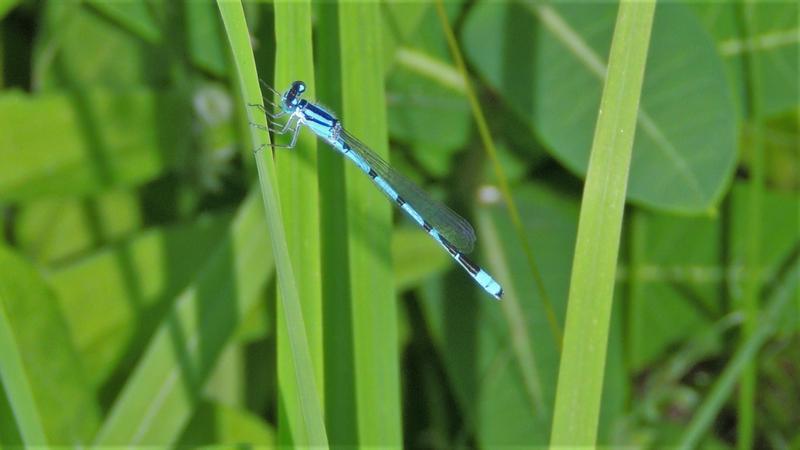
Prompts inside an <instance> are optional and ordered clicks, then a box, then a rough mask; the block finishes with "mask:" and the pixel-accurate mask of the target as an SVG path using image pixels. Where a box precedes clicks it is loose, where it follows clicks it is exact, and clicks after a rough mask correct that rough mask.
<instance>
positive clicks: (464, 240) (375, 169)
mask: <svg viewBox="0 0 800 450" xmlns="http://www.w3.org/2000/svg"><path fill="white" fill-rule="evenodd" d="M262 84H263V85H264V87H265V88H266V89H268V90H269V91H270V92H272V93H273V94H275V95H277V96H279V97H280V100H279V105H275V104H274V103H272V102H271V101H269V100H266V99H265V103H267V104H268V105H269V106H271V107H272V108H273V110H272V111H269V110H267V109H266V108H264V107H263V106H262V105H252V106H257V107H258V108H260V109H261V110H262V111H264V113H266V114H267V116H269V117H270V119H272V120H275V119H279V118H281V117H286V116H288V119H287V120H286V123H284V124H283V126H280V127H279V128H272V127H268V128H264V127H260V126H259V127H260V128H262V129H265V130H269V131H272V132H274V133H276V134H286V133H291V135H292V140H291V142H290V143H289V144H288V145H283V146H280V145H273V147H286V148H292V147H294V146H295V144H296V143H297V136H298V135H299V134H300V129H301V128H302V126H305V127H307V128H308V129H310V130H311V131H313V132H314V134H316V135H317V136H319V137H320V138H321V139H323V140H324V141H325V142H327V143H328V144H329V145H330V146H331V147H333V148H335V149H336V150H338V151H339V153H341V154H343V155H344V156H346V157H347V158H348V159H350V160H351V161H352V162H354V163H355V165H356V166H358V167H359V168H360V169H361V170H363V171H364V173H366V174H367V175H368V176H369V177H370V178H371V179H372V181H373V182H374V183H375V185H377V186H378V188H380V190H381V191H383V192H384V193H385V194H386V195H387V196H388V197H389V198H390V199H392V200H393V201H394V202H395V203H396V204H397V205H398V206H399V207H400V209H402V210H403V211H404V212H405V213H406V214H408V216H409V217H411V219H412V220H413V221H414V222H416V223H417V224H418V225H419V226H421V227H422V228H423V229H424V230H425V231H426V232H427V233H428V234H429V235H431V236H432V237H433V239H435V240H436V242H438V243H439V245H441V246H442V247H444V249H445V250H447V253H449V254H450V256H452V257H453V259H455V260H456V262H458V264H460V265H461V267H463V268H464V269H465V270H466V271H467V273H469V275H470V276H471V277H472V278H473V279H474V280H475V281H476V282H478V284H479V285H481V287H482V288H483V289H485V290H486V292H488V293H489V294H491V295H492V296H494V297H495V298H496V299H498V300H499V299H500V298H501V297H502V296H503V288H502V287H500V284H499V283H497V281H495V280H494V278H492V277H491V275H489V274H488V273H487V272H486V271H485V270H483V269H481V268H480V267H478V265H476V264H475V263H473V262H472V261H470V260H469V259H468V258H467V257H466V256H465V255H464V254H465V253H469V252H470V251H472V248H473V246H474V245H475V231H474V230H473V229H472V226H471V225H470V224H469V222H467V221H466V220H464V218H463V217H461V216H459V215H458V214H456V213H455V212H453V210H451V209H450V208H448V207H446V206H444V205H442V204H441V203H438V202H437V201H435V200H433V199H432V198H430V197H429V196H428V195H427V194H425V192H423V191H422V189H420V188H419V187H417V185H415V184H414V183H413V182H412V181H410V180H409V179H408V178H406V177H405V176H403V175H402V174H400V173H399V172H397V171H396V170H394V169H392V168H391V167H390V166H389V164H388V163H387V162H386V161H384V160H383V158H381V157H380V156H378V155H377V154H376V153H375V152H373V151H372V150H370V149H369V147H367V146H366V145H365V144H364V143H362V142H361V141H359V140H358V139H356V138H354V137H353V136H352V135H351V134H350V133H348V132H347V131H345V129H344V128H342V124H341V122H340V121H339V120H338V119H336V117H335V116H334V115H333V114H332V113H331V112H329V111H328V110H327V109H325V108H324V107H322V106H320V105H318V104H316V103H311V102H309V101H308V100H303V99H301V96H302V95H303V92H305V90H306V85H305V83H303V82H302V81H295V82H294V83H292V84H291V86H289V88H288V89H287V90H286V92H284V93H283V94H281V93H279V92H277V91H276V90H274V89H273V88H272V87H270V86H269V85H267V84H266V83H263V82H262ZM276 110H277V111H276ZM256 126H258V125H256Z"/></svg>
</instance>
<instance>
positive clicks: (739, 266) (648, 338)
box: [625, 184, 800, 371]
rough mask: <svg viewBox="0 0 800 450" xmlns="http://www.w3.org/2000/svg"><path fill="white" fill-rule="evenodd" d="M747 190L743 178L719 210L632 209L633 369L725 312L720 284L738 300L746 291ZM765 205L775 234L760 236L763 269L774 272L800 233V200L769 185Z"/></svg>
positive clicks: (766, 225)
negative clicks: (692, 213)
mask: <svg viewBox="0 0 800 450" xmlns="http://www.w3.org/2000/svg"><path fill="white" fill-rule="evenodd" d="M746 196H747V192H746V188H745V186H742V185H738V184H737V185H735V186H734V189H733V190H732V194H731V198H730V200H729V207H728V208H726V209H725V210H724V211H726V214H722V215H719V216H716V217H699V218H682V217H674V216H668V215H663V214H655V213H648V212H643V211H637V213H636V214H635V215H634V216H633V218H632V221H631V230H630V233H632V234H633V236H634V239H635V242H633V243H630V245H631V252H632V254H635V255H637V256H634V257H633V258H634V260H633V261H632V262H631V264H632V265H631V266H629V267H628V269H627V271H626V274H625V278H626V281H627V282H629V283H631V286H632V289H631V291H630V292H631V293H632V296H631V299H630V304H631V309H630V313H629V317H628V321H629V322H628V332H629V340H628V344H627V346H626V347H627V351H628V361H629V364H630V366H631V369H632V370H634V371H640V370H644V369H645V368H646V367H647V365H648V364H651V363H652V362H653V361H656V360H657V359H659V358H661V357H662V356H663V355H664V354H665V352H668V351H669V350H670V349H671V348H672V347H673V346H674V345H675V344H677V343H678V342H680V341H682V340H683V339H685V337H686V335H687V333H689V334H692V333H697V332H699V331H700V330H702V329H704V328H706V327H708V326H709V325H710V324H711V323H712V322H713V321H715V320H716V318H718V317H720V316H721V315H722V314H723V313H724V309H723V308H724V307H725V305H724V303H722V301H721V300H722V299H721V297H720V292H727V294H728V295H729V296H730V297H731V300H733V301H736V300H737V299H739V298H740V297H741V295H742V283H743V282H744V274H743V260H744V247H745V245H746V239H747V236H746V234H745V233H744V229H745V224H746V220H747V217H746V212H747V209H746V206H745V202H746ZM762 208H763V213H764V216H763V219H762V220H763V225H762V227H763V229H764V230H769V231H768V234H769V236H770V239H765V240H763V242H762V249H761V255H762V261H763V269H762V270H763V272H762V273H763V276H764V279H765V280H769V279H770V278H771V277H773V276H775V275H776V274H777V273H778V272H779V271H780V270H781V268H782V267H783V264H785V263H786V261H787V258H789V257H790V255H791V252H792V251H793V248H794V247H795V246H796V245H797V242H798V240H800V219H799V218H800V202H798V199H797V197H796V196H792V195H790V194H781V193H776V192H769V191H767V192H766V195H765V197H764V204H763V207H762ZM728 211H729V212H728ZM676 242H680V243H681V245H675V243H676ZM634 261H635V262H634ZM734 304H736V303H734ZM676 323H680V324H681V326H680V327H675V326H674V324H676Z"/></svg>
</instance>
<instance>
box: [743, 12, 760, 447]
mask: <svg viewBox="0 0 800 450" xmlns="http://www.w3.org/2000/svg"><path fill="white" fill-rule="evenodd" d="M741 8H742V9H743V17H744V29H745V38H746V39H747V38H750V37H751V36H753V35H755V31H756V29H755V28H756V24H757V20H756V11H757V6H756V4H755V2H753V1H750V2H745V3H744V4H743V5H742V6H741ZM758 55H759V52H752V53H749V54H748V55H747V56H746V57H745V59H744V61H745V67H746V70H747V78H748V80H749V89H748V93H749V96H748V106H749V108H748V109H749V118H750V120H751V122H752V145H751V146H750V175H751V178H750V185H749V188H748V204H747V209H748V214H747V237H746V241H747V243H746V253H745V258H746V263H745V267H746V268H747V270H746V275H745V279H744V289H743V291H744V296H743V298H742V300H743V305H742V306H743V310H744V324H743V326H742V336H741V338H742V342H748V341H749V340H751V339H752V338H753V333H755V331H756V329H757V327H758V306H759V305H758V300H759V298H758V294H759V292H760V291H761V222H762V209H763V208H762V204H763V198H764V130H763V127H762V125H761V122H762V120H763V119H762V109H763V108H762V107H761V101H760V100H761V98H762V94H761V80H760V67H759V59H760V58H759V56H758ZM756 361H757V355H754V358H753V360H752V361H750V362H749V363H748V364H747V365H746V366H745V368H744V371H743V372H742V379H741V381H740V386H739V405H738V409H739V417H738V420H737V423H736V433H737V438H736V447H737V448H738V449H740V450H746V449H749V448H752V447H753V439H754V432H755V402H756V375H757V366H756Z"/></svg>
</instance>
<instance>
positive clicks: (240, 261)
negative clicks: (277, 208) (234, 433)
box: [95, 192, 274, 446]
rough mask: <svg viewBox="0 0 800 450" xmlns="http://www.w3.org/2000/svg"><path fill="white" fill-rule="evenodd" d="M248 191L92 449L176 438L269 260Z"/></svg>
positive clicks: (259, 212)
mask: <svg viewBox="0 0 800 450" xmlns="http://www.w3.org/2000/svg"><path fill="white" fill-rule="evenodd" d="M264 228H265V224H264V211H263V209H262V207H261V205H260V201H259V198H258V194H257V193H255V192H253V193H251V195H249V196H248V198H247V199H246V200H245V201H244V203H243V204H242V205H241V207H240V208H239V211H238V212H237V214H236V217H235V219H234V220H233V223H232V224H231V227H230V229H229V233H228V235H227V236H226V237H225V239H224V240H222V241H221V242H220V243H219V244H218V245H217V246H216V248H215V249H214V251H213V253H212V254H211V256H210V257H209V258H208V259H207V260H206V261H205V263H204V264H203V267H202V268H201V269H200V270H198V271H197V272H196V274H195V277H194V280H193V282H192V283H191V284H190V285H189V286H187V287H186V288H185V289H184V290H183V291H182V292H181V294H180V295H178V297H177V299H176V301H175V303H173V304H172V305H171V308H170V310H169V312H168V313H167V314H166V315H165V316H164V318H163V320H162V322H161V323H160V324H159V327H158V328H157V330H156V332H155V333H154V335H153V337H152V338H151V339H150V341H149V342H148V345H147V349H146V350H145V352H144V355H143V356H142V357H141V358H140V359H139V361H138V362H137V365H136V367H135V369H134V370H133V372H132V374H131V376H130V377H129V378H128V379H127V381H126V384H125V386H124V388H123V389H122V392H121V393H120V395H119V396H118V397H117V399H116V401H115V402H114V405H113V406H112V408H111V410H110V411H109V413H108V415H107V416H106V419H105V422H104V424H103V426H102V428H101V430H100V432H99V433H98V435H97V437H96V439H95V444H96V445H101V446H103V445H112V444H115V445H123V444H124V445H169V444H172V443H174V442H176V440H177V439H178V437H179V436H180V433H181V430H183V429H184V427H185V426H186V424H187V423H188V422H189V420H190V418H191V416H192V414H193V412H194V411H195V409H196V407H197V404H198V402H199V400H200V396H201V394H202V390H203V387H204V385H205V383H206V381H207V380H208V376H209V375H210V373H211V371H212V369H213V368H214V366H215V365H216V363H217V361H218V358H219V356H220V354H221V352H222V350H223V348H224V347H225V345H226V344H227V343H228V342H230V341H231V339H233V337H234V333H235V331H236V328H237V327H238V325H239V324H240V323H241V322H242V321H243V320H244V317H245V316H246V315H247V314H248V312H249V311H250V310H251V309H252V306H253V304H254V302H255V301H256V300H257V299H258V298H259V296H258V294H259V293H260V292H261V289H262V288H263V286H264V284H265V282H266V280H267V277H268V276H269V274H270V273H271V272H272V268H273V267H274V266H273V259H272V253H271V252H270V247H269V241H268V236H267V235H266V233H264Z"/></svg>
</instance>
